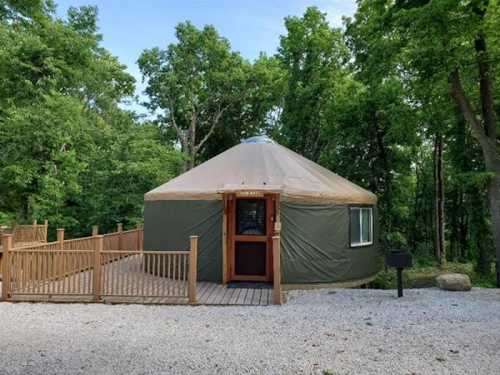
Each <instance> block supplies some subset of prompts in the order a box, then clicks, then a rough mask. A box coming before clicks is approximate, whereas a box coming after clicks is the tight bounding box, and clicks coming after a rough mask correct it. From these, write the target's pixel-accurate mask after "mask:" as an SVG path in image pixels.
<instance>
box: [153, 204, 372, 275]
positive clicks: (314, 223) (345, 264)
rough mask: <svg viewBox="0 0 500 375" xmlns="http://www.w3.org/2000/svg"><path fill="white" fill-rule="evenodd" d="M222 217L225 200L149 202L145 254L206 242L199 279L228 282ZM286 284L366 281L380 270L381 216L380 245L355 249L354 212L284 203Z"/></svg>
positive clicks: (342, 207) (201, 249) (329, 206)
mask: <svg viewBox="0 0 500 375" xmlns="http://www.w3.org/2000/svg"><path fill="white" fill-rule="evenodd" d="M222 215H223V203H222V201H219V200H208V201H194V200H177V201H146V202H145V209H144V249H145V250H185V249H188V248H189V236H190V235H193V234H196V235H198V236H200V240H199V248H198V279H199V280H202V281H214V282H220V281H221V280H222ZM281 221H282V231H281V248H282V278H283V279H282V281H283V283H298V284H302V283H304V284H305V283H333V282H343V281H352V280H361V279H365V278H367V277H370V276H373V275H374V274H375V273H376V272H377V271H378V270H379V268H380V266H381V262H380V254H379V245H378V225H377V223H378V220H377V210H376V207H374V217H373V222H374V233H373V237H374V243H373V245H370V246H364V247H354V248H350V246H349V206H348V205H335V204H311V203H292V202H283V201H282V202H281Z"/></svg>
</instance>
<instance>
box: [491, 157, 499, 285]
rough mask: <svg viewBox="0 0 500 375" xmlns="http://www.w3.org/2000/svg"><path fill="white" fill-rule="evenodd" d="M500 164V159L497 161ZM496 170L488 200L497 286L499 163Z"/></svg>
mask: <svg viewBox="0 0 500 375" xmlns="http://www.w3.org/2000/svg"><path fill="white" fill-rule="evenodd" d="M498 164H500V161H499V163H498ZM498 169H499V170H498V171H497V172H496V173H495V175H494V177H493V178H492V179H491V181H490V186H489V200H490V212H491V224H492V227H493V228H492V232H493V241H494V242H495V249H496V267H495V269H496V273H497V287H500V165H499V166H498Z"/></svg>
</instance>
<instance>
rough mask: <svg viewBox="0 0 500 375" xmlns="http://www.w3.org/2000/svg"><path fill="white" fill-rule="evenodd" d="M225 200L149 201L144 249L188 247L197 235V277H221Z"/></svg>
mask: <svg viewBox="0 0 500 375" xmlns="http://www.w3.org/2000/svg"><path fill="white" fill-rule="evenodd" d="M222 205H223V204H222V201H215V200H212V201H192V200H180V201H146V202H145V206H144V250H151V251H154V250H158V251H160V250H187V249H189V236H191V235H198V236H199V237H200V238H199V243H198V280H202V281H214V282H221V280H222V210H223V207H222Z"/></svg>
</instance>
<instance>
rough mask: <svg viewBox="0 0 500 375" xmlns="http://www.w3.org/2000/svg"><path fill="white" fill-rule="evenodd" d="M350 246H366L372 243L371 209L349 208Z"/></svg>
mask: <svg viewBox="0 0 500 375" xmlns="http://www.w3.org/2000/svg"><path fill="white" fill-rule="evenodd" d="M350 227H351V246H353V247H355V246H366V245H371V244H372V243H373V209H372V208H371V207H351V225H350Z"/></svg>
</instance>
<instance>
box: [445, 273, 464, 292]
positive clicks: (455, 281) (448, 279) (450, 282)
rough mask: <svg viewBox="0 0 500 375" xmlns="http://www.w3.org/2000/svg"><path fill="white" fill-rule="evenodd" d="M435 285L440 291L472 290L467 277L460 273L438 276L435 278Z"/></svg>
mask: <svg viewBox="0 0 500 375" xmlns="http://www.w3.org/2000/svg"><path fill="white" fill-rule="evenodd" d="M436 284H437V286H438V287H439V288H440V289H443V290H450V291H453V292H467V291H469V290H471V288H472V283H471V282H470V278H469V276H467V275H464V274H462V273H448V274H444V275H439V276H438V277H436Z"/></svg>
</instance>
